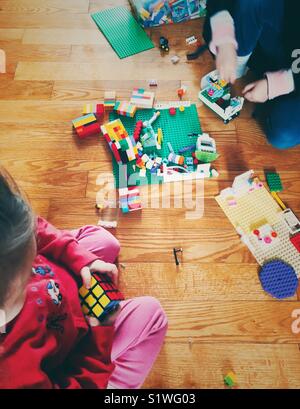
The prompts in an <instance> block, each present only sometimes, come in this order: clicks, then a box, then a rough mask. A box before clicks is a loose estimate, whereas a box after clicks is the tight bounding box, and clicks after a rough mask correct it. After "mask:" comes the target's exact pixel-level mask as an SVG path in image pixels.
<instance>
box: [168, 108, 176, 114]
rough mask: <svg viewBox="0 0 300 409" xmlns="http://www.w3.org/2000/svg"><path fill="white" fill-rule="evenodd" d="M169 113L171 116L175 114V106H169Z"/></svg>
mask: <svg viewBox="0 0 300 409" xmlns="http://www.w3.org/2000/svg"><path fill="white" fill-rule="evenodd" d="M169 114H170V115H171V116H174V115H176V108H174V107H171V108H170V109H169Z"/></svg>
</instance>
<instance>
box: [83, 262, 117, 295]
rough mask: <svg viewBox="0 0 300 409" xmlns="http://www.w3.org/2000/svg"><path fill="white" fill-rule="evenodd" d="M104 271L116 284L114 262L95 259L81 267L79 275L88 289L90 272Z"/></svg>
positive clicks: (90, 277)
mask: <svg viewBox="0 0 300 409" xmlns="http://www.w3.org/2000/svg"><path fill="white" fill-rule="evenodd" d="M95 272H99V273H106V274H107V275H108V276H109V277H110V278H111V279H112V281H113V283H114V284H115V285H116V286H117V285H118V268H117V266H116V265H115V264H111V263H105V262H104V261H102V260H95V261H93V262H92V263H91V264H89V265H88V266H85V267H83V268H82V269H81V271H80V275H81V278H82V281H83V285H84V286H85V287H86V288H87V289H89V288H90V287H91V279H92V273H95Z"/></svg>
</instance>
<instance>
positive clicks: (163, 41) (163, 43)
mask: <svg viewBox="0 0 300 409" xmlns="http://www.w3.org/2000/svg"><path fill="white" fill-rule="evenodd" d="M159 48H160V49H161V50H162V51H165V52H169V51H170V48H169V40H168V39H167V38H165V37H163V36H161V37H160V39H159Z"/></svg>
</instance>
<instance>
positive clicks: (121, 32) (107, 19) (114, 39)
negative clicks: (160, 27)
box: [91, 7, 154, 58]
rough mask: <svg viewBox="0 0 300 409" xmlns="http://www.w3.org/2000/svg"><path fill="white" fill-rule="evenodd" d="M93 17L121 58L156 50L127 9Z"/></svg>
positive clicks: (113, 10) (114, 9)
mask: <svg viewBox="0 0 300 409" xmlns="http://www.w3.org/2000/svg"><path fill="white" fill-rule="evenodd" d="M91 16H92V19H93V20H94V21H95V23H96V24H97V26H98V28H99V29H100V30H101V31H102V33H103V35H104V36H105V37H106V39H107V41H108V42H109V43H110V45H111V46H112V48H113V49H114V50H115V52H116V53H117V54H118V56H119V57H120V58H126V57H129V56H131V55H134V54H138V53H140V52H142V51H146V50H149V49H151V48H154V44H153V42H152V41H151V39H150V38H149V37H148V35H147V34H146V33H145V31H144V30H143V28H142V27H141V26H140V25H139V24H138V23H137V21H136V20H135V19H134V17H133V16H132V15H131V13H130V11H129V10H127V9H126V8H125V7H116V8H112V9H107V10H103V11H100V12H98V13H94V14H92V15H91Z"/></svg>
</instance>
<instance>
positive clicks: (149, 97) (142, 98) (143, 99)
mask: <svg viewBox="0 0 300 409" xmlns="http://www.w3.org/2000/svg"><path fill="white" fill-rule="evenodd" d="M154 97H155V94H154V92H146V91H145V90H144V89H143V88H134V90H133V92H132V96H131V100H130V103H131V104H132V105H135V106H136V107H137V108H141V109H151V108H153V104H154Z"/></svg>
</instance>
